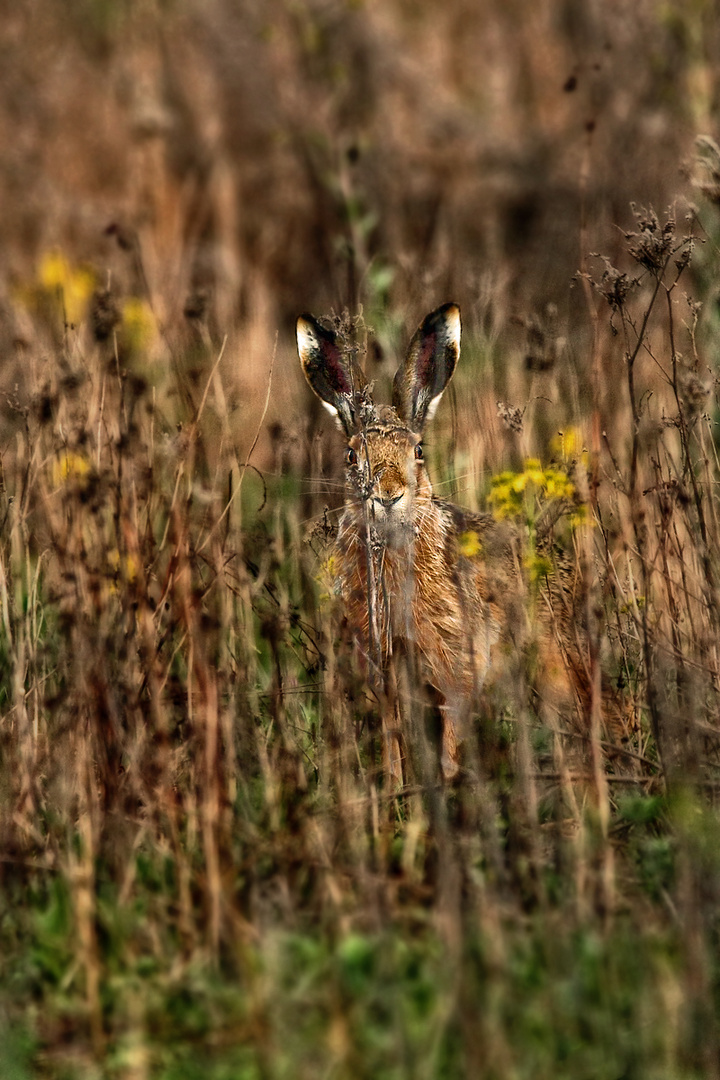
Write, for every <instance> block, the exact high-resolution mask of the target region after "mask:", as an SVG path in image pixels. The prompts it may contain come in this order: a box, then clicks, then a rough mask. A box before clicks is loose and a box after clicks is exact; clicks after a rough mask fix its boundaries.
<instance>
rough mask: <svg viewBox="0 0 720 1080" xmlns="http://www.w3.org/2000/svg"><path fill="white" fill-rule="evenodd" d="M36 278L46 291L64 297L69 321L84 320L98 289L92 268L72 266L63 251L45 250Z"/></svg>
mask: <svg viewBox="0 0 720 1080" xmlns="http://www.w3.org/2000/svg"><path fill="white" fill-rule="evenodd" d="M37 281H38V285H39V286H40V288H41V289H42V290H43V291H44V292H46V293H49V294H50V295H53V296H59V297H60V298H61V299H62V303H63V307H64V309H65V318H66V319H67V321H68V322H69V323H79V322H80V321H81V319H82V318H83V317H84V315H85V312H86V310H87V305H88V301H89V299H90V297H91V296H92V294H93V291H94V289H95V284H96V282H95V275H94V273H93V272H92V270H90V269H89V268H87V267H83V266H71V265H70V263H69V262H68V260H67V259H66V258H65V256H64V255H63V254H62V252H60V251H46V252H45V254H44V255H43V256H42V258H41V259H40V264H39V266H38V275H37Z"/></svg>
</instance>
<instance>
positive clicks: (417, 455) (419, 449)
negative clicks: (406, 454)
mask: <svg viewBox="0 0 720 1080" xmlns="http://www.w3.org/2000/svg"><path fill="white" fill-rule="evenodd" d="M423 457H424V454H423V448H422V443H418V444H417V446H416V447H415V460H416V461H422V460H423Z"/></svg>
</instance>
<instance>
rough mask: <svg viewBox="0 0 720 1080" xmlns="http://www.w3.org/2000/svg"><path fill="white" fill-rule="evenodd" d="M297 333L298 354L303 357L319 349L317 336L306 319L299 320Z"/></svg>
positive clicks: (296, 328)
mask: <svg viewBox="0 0 720 1080" xmlns="http://www.w3.org/2000/svg"><path fill="white" fill-rule="evenodd" d="M295 333H296V335H297V344H298V352H299V353H300V356H301V357H302V356H304V355H305V354H306V353H307V352H310V351H311V350H312V349H314V348H317V343H318V340H317V336H316V334H315V332H314V330H313V328H312V326H311V325H310V323H309V322H306V320H305V319H302V318H301V319H298V321H297V325H296V327H295Z"/></svg>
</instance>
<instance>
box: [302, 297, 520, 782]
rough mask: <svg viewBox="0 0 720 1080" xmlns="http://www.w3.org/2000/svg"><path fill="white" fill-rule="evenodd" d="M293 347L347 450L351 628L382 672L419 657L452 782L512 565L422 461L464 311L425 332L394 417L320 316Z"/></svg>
mask: <svg viewBox="0 0 720 1080" xmlns="http://www.w3.org/2000/svg"><path fill="white" fill-rule="evenodd" d="M297 340H298V351H299V354H300V360H301V362H302V366H303V370H304V372H305V375H306V377H307V380H308V382H309V383H310V386H311V387H312V389H313V390H314V392H315V393H316V394H317V395H318V397H319V398H320V399H321V401H322V402H323V404H324V405H325V406H326V407H327V408H328V410H329V411H330V412H331V413H332V414H333V415H334V416H335V418H336V420H337V422H338V424H339V425H340V427H341V429H342V431H343V433H344V435H345V438H346V440H347V448H346V451H345V461H346V468H347V473H346V479H347V488H346V503H345V509H344V512H343V515H342V518H341V521H340V527H339V532H338V539H337V555H336V566H337V568H338V570H337V572H338V578H339V586H340V591H341V594H342V596H343V599H344V602H345V606H346V610H347V615H348V619H349V621H350V623H351V625H352V626H353V628H354V630H355V634H356V638H357V641H358V643H359V646H360V648H361V649H362V650H363V652H364V653H365V655H366V656H367V658H368V661H369V663H370V666H371V670H373V671H375V672H379V673H381V674H382V673H383V672H386V671H387V669H388V665H389V664H390V663H391V661H392V658H393V655H394V654H396V653H397V652H398V651H401V650H407V649H411V650H412V652H413V656H414V658H415V659H416V660H417V666H416V670H418V673H419V675H420V676H421V677H422V678H423V679H424V680H425V681H427V682H429V683H430V684H432V685H433V686H434V687H435V688H436V690H438V691H439V692H440V694H441V695H442V697H443V699H444V704H443V724H444V727H443V755H442V760H443V770H444V772H445V773H446V775H448V774H449V775H452V774H453V773H454V772H455V771H456V770H457V763H456V751H455V743H456V739H457V736H458V734H459V732H458V730H457V729H458V725H459V724H460V723H461V720H462V716H463V715H464V713H466V712H467V711H468V710H469V707H470V703H471V702H472V699H473V696H474V694H475V693H476V692H477V691H478V689H479V688H480V687H481V686H482V684H483V682H484V680H485V678H486V676H487V674H488V671H489V670H490V667H491V664H492V654H493V646H495V645H496V643H497V642H498V640H499V638H500V636H501V626H502V622H503V619H502V612H503V604H504V603H505V605H506V604H507V595H506V593H507V582H508V581H509V578H510V574H508V573H506V572H505V568H506V567H507V565H508V559H509V558H510V557H511V555H510V552H509V549H508V542H507V537H506V535H505V534H504V531H503V530H502V529H501V527H500V526H499V525H498V524H497V523H496V522H495V521H494V520H493V519H492V517H490V516H489V515H488V516H486V515H481V514H472V513H470V512H468V511H465V510H463V509H462V508H460V507H459V506H455V505H454V504H453V503H449V502H445V501H443V500H441V499H438V498H436V496H435V495H434V494H433V490H432V485H431V483H430V478H429V476H428V473H427V470H426V467H425V462H424V459H423V450H422V435H423V432H424V430H425V427H426V425H427V423H428V422H429V421H430V420H431V419H432V416H433V414H434V412H435V409H436V408H437V405H438V403H439V401H440V398H441V396H442V394H443V391H444V390H445V388H446V386H447V384H448V382H449V381H450V379H451V377H452V375H453V372H454V370H455V366H456V364H457V361H458V358H459V354H460V311H459V309H458V307H457V305H455V304H445V305H443V306H442V307H440V308H438V309H437V310H436V311H433V312H431V314H430V315H428V316H427V317H426V318H425V319H424V320H423V322H422V323H421V325H420V326H419V327H418V330H417V331H416V333H415V335H414V336H413V338H412V341H411V342H410V346H409V348H408V352H407V356H406V358H405V360H404V361H403V363H401V364H400V366H399V368H398V371H397V374H396V375H395V380H394V384H393V401H392V406H387V405H378V404H376V403H375V402H374V400H373V398H372V394H371V388H370V387H369V386H368V383H367V379H366V377H365V375H364V373H363V371H362V370H361V368H360V366H359V365H358V364H357V362H356V361H355V359H354V357H353V355H352V353H350V352H349V351H347V350H344V349H343V346H342V343H341V341H340V339H339V338H338V336H337V335H336V334H335V333H334V332H333V331H332V330H329V329H326V328H325V327H324V326H322V325H321V324H320V323H318V322H317V321H316V320H315V319H314V318H312V316H310V315H304V316H301V317H300V319H298V324H297ZM504 594H505V595H504Z"/></svg>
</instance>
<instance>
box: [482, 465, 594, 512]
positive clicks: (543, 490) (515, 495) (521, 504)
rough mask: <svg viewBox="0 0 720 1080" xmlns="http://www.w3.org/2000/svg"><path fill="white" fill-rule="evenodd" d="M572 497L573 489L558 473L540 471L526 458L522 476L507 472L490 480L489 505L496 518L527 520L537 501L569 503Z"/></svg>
mask: <svg viewBox="0 0 720 1080" xmlns="http://www.w3.org/2000/svg"><path fill="white" fill-rule="evenodd" d="M574 494H575V485H574V484H573V482H572V481H571V480H570V478H569V476H568V475H567V473H564V472H563V471H562V469H556V468H554V467H552V466H550V467H548V468H547V469H543V467H542V465H541V464H540V462H539V461H538V460H537V458H528V459H527V460H526V462H525V467H524V469H523V471H522V472H510V471H509V470H508V471H506V472H502V473H500V474H499V475H498V476H495V477H493V480H492V491H491V492H490V495H489V501H490V503H491V504H492V505H493V506H494V508H495V516H496V517H499V518H509V517H527V516H528V513H530V514H532V512H533V508H534V506H535V503H536V500H537V499H540V500H541V501H543V500H545V501H550V500H553V499H572V497H573V495H574Z"/></svg>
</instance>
